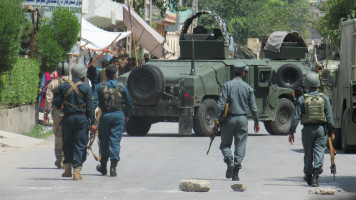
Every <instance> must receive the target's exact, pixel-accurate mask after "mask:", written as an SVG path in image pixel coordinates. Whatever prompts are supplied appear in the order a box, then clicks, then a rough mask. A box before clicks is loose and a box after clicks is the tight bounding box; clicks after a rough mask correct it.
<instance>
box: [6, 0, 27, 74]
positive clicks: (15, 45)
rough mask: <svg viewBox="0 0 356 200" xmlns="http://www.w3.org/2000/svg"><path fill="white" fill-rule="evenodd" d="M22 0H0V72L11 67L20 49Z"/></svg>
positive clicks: (23, 16)
mask: <svg viewBox="0 0 356 200" xmlns="http://www.w3.org/2000/svg"><path fill="white" fill-rule="evenodd" d="M21 2H22V0H11V1H4V0H1V1H0V19H1V20H0V72H3V71H7V70H9V69H11V66H12V65H13V63H15V62H16V59H17V57H18V52H19V50H20V34H21V29H22V26H23V23H24V22H25V12H24V10H23V9H22V8H21Z"/></svg>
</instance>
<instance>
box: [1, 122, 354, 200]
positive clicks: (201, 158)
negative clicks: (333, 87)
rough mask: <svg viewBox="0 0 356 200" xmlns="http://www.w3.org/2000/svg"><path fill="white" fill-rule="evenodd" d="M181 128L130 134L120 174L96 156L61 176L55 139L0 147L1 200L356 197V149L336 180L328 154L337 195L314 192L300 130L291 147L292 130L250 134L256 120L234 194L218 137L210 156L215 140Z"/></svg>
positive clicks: (343, 158)
mask: <svg viewBox="0 0 356 200" xmlns="http://www.w3.org/2000/svg"><path fill="white" fill-rule="evenodd" d="M177 128H178V125H177V124H176V123H159V124H155V125H153V127H152V129H151V131H150V133H149V135H147V136H146V137H130V136H127V135H125V136H124V137H123V140H122V152H121V159H122V160H121V162H119V165H118V176H117V177H115V178H112V177H109V176H101V175H99V174H98V173H97V172H96V170H95V166H96V165H97V162H95V160H94V159H93V157H92V155H89V157H88V159H87V161H86V162H85V164H84V167H83V171H82V175H83V177H84V180H82V181H73V180H72V179H65V178H62V177H61V173H62V170H58V169H56V168H55V167H54V152H53V137H51V138H48V139H47V140H45V141H43V142H41V143H39V144H36V145H35V146H31V147H26V148H12V149H11V148H7V150H6V151H5V152H4V151H0V152H2V153H0V161H1V162H0V199H2V200H17V199H18V200H23V199H31V200H32V199H36V200H37V199H51V200H52V199H53V200H57V199H58V200H63V199H86V200H91V199H95V200H96V199H125V200H126V199H128V200H136V199H137V200H159V199H162V200H171V199H179V200H181V199H194V200H196V199H204V200H205V199H248V200H269V199H271V200H285V199H288V200H304V199H316V200H319V199H338V200H340V199H341V200H342V199H345V200H346V199H356V175H355V174H356V172H355V171H356V170H355V166H356V154H354V155H346V154H341V153H339V154H338V155H337V156H336V162H337V170H338V174H337V177H336V182H333V179H332V176H331V175H330V170H329V166H330V164H329V158H330V157H329V156H326V157H325V162H324V173H323V174H322V175H321V178H320V185H321V187H329V188H333V189H336V190H338V193H337V195H335V196H318V195H312V194H308V190H309V189H312V188H310V187H307V186H306V183H305V182H303V180H302V175H303V173H302V169H303V163H302V161H303V150H302V145H301V140H300V134H296V142H295V144H294V145H290V144H289V143H288V142H287V137H286V136H270V135H268V134H267V132H266V131H265V130H264V129H262V130H261V133H260V134H257V135H256V134H254V133H252V130H253V129H252V123H250V128H249V130H250V132H251V134H250V135H249V138H248V145H247V156H246V158H245V160H244V162H243V169H242V170H241V172H240V179H241V181H240V183H243V184H245V185H246V186H247V190H246V191H245V192H234V191H233V190H232V189H231V188H230V185H231V184H232V181H230V180H227V179H225V177H224V176H225V164H224V163H223V161H222V155H221V153H220V151H219V149H218V148H219V142H220V138H219V137H218V138H216V141H214V143H213V146H212V149H211V151H210V154H209V155H208V156H207V155H206V151H207V148H208V144H209V138H205V137H194V136H186V137H180V136H178V135H177V134H176V132H177ZM299 128H300V127H299ZM1 148H2V149H4V147H1V146H0V150H1ZM9 149H10V150H9ZM182 179H201V180H209V181H210V182H211V185H212V190H211V191H209V192H206V193H192V192H182V191H180V190H179V189H178V185H179V182H180V181H181V180H182Z"/></svg>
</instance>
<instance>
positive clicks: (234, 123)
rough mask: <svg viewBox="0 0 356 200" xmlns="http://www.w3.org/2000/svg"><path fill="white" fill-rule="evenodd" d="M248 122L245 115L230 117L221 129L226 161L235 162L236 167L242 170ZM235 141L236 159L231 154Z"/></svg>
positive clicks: (222, 149)
mask: <svg viewBox="0 0 356 200" xmlns="http://www.w3.org/2000/svg"><path fill="white" fill-rule="evenodd" d="M247 130H248V122H247V117H246V116H245V115H241V116H230V117H229V116H228V117H227V118H226V120H225V121H224V123H223V124H222V127H221V144H220V150H221V152H222V154H223V156H224V161H225V162H227V159H230V160H234V165H235V167H237V168H241V167H242V166H241V163H242V160H243V159H244V157H245V151H246V142H247V136H248V133H247ZM233 140H234V144H235V151H234V159H232V158H233V155H232V152H231V149H230V148H231V145H232V141H233Z"/></svg>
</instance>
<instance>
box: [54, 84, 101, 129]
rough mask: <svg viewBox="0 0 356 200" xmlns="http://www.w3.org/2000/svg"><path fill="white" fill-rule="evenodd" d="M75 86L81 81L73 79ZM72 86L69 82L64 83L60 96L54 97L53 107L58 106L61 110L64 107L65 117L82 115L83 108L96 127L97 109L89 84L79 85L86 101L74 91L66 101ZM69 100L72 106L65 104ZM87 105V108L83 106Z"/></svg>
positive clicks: (59, 92) (61, 86)
mask: <svg viewBox="0 0 356 200" xmlns="http://www.w3.org/2000/svg"><path fill="white" fill-rule="evenodd" d="M72 81H73V82H74V84H76V83H77V82H79V81H81V80H80V79H77V78H73V80H72ZM71 87H72V86H71V85H70V84H69V83H68V82H64V83H62V84H61V85H60V86H59V90H58V95H55V96H54V100H53V105H54V106H56V107H57V108H58V109H61V107H62V105H63V113H64V115H70V114H75V113H82V112H84V110H83V108H85V111H86V112H85V114H86V116H87V117H88V118H89V119H90V121H91V125H95V124H96V121H95V107H94V103H93V99H94V97H93V94H92V89H91V87H90V86H89V85H88V84H85V83H84V82H83V83H82V84H80V85H78V89H79V90H80V91H81V92H82V93H83V95H84V99H83V98H81V97H80V96H79V95H78V94H77V93H76V92H75V91H74V90H73V91H71V92H70V93H69V94H68V96H67V97H66V99H64V95H65V94H66V92H67V90H69V89H70V88H71ZM65 100H67V101H68V102H69V103H70V104H72V105H73V106H71V105H69V104H65V103H64V101H65ZM84 103H85V107H83V106H82V105H83V104H84Z"/></svg>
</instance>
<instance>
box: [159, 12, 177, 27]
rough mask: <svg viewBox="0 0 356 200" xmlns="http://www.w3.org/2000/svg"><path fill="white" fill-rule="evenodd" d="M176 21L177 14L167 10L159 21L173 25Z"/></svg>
mask: <svg viewBox="0 0 356 200" xmlns="http://www.w3.org/2000/svg"><path fill="white" fill-rule="evenodd" d="M176 21H177V15H176V14H175V13H171V12H168V13H167V15H166V17H165V18H164V19H163V21H162V22H161V23H162V24H165V25H174V24H176Z"/></svg>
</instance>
